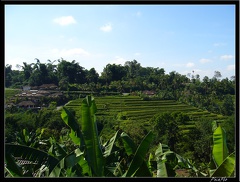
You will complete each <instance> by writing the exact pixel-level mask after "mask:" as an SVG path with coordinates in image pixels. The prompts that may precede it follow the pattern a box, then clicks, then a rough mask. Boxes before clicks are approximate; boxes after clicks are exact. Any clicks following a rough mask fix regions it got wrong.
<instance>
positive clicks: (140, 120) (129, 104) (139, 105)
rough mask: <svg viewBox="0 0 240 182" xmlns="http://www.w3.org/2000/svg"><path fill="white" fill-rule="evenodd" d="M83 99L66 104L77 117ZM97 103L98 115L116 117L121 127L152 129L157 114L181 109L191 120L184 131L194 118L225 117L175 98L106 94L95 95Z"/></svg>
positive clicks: (182, 127) (214, 118)
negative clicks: (159, 98) (158, 98)
mask: <svg viewBox="0 0 240 182" xmlns="http://www.w3.org/2000/svg"><path fill="white" fill-rule="evenodd" d="M81 101H82V99H77V100H73V101H70V102H69V103H68V104H66V107H67V108H71V109H73V110H75V111H76V117H77V118H79V117H81V112H80V106H81ZM95 101H96V104H97V109H98V111H97V113H96V115H97V117H98V116H104V117H106V118H116V119H115V120H117V121H118V123H119V125H120V127H126V125H128V124H132V123H136V124H141V125H142V126H144V127H146V128H148V129H150V128H151V126H150V123H149V122H148V121H149V120H150V119H151V118H152V117H153V116H154V115H155V114H157V113H161V112H167V111H169V112H174V111H180V112H184V113H186V114H188V115H189V116H190V118H191V121H190V122H188V123H187V125H182V126H179V127H180V128H181V129H182V130H183V132H188V131H189V130H190V129H191V128H193V127H194V120H196V119H198V118H200V117H202V116H205V117H207V118H210V119H212V120H217V121H219V122H221V120H223V119H224V118H225V117H224V116H222V115H217V114H213V113H210V112H208V111H202V110H200V109H197V108H195V107H193V106H189V105H186V104H181V103H178V102H176V101H174V100H160V101H144V100H142V99H141V98H140V97H138V96H105V97H95Z"/></svg>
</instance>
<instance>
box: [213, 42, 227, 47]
mask: <svg viewBox="0 0 240 182" xmlns="http://www.w3.org/2000/svg"><path fill="white" fill-rule="evenodd" d="M224 45H226V44H225V43H214V44H213V46H214V47H220V46H224Z"/></svg>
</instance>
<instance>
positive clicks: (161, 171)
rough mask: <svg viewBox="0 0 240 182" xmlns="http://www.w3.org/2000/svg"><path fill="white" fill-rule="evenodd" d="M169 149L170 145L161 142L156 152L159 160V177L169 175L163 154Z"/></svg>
mask: <svg viewBox="0 0 240 182" xmlns="http://www.w3.org/2000/svg"><path fill="white" fill-rule="evenodd" d="M167 151H170V150H169V148H168V146H167V145H164V144H161V143H160V144H159V147H158V148H157V150H156V152H155V156H156V160H157V177H168V172H167V168H166V164H165V161H163V160H162V155H163V154H164V152H167Z"/></svg>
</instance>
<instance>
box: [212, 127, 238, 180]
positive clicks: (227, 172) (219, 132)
mask: <svg viewBox="0 0 240 182" xmlns="http://www.w3.org/2000/svg"><path fill="white" fill-rule="evenodd" d="M213 126H214V133H213V149H212V160H211V163H210V170H209V173H210V177H233V176H234V171H235V152H233V153H231V154H229V153H228V148H227V142H226V132H225V130H224V129H223V128H222V127H221V126H220V125H219V126H217V127H216V125H215V124H213Z"/></svg>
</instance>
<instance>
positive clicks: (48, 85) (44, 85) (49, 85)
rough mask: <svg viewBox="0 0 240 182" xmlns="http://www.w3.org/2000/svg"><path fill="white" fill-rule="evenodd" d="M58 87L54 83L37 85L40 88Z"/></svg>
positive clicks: (50, 88)
mask: <svg viewBox="0 0 240 182" xmlns="http://www.w3.org/2000/svg"><path fill="white" fill-rule="evenodd" d="M57 88H58V87H57V86H56V85H55V84H52V83H51V84H42V85H41V86H39V89H40V90H55V89H57Z"/></svg>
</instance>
